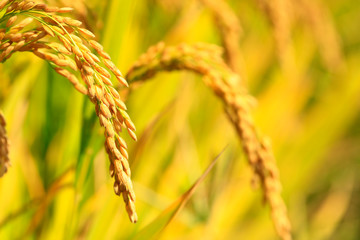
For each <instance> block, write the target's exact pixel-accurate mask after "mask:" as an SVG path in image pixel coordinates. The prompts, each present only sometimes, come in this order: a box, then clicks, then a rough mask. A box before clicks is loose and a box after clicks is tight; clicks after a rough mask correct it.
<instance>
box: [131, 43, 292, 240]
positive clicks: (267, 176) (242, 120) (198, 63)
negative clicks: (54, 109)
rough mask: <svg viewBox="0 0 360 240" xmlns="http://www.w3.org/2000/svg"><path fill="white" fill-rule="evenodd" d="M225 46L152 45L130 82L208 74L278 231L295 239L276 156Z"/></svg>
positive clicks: (283, 236) (207, 80)
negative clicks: (177, 74) (259, 128)
mask: <svg viewBox="0 0 360 240" xmlns="http://www.w3.org/2000/svg"><path fill="white" fill-rule="evenodd" d="M221 56H222V49H221V48H220V47H217V46H214V45H207V44H196V45H184V44H183V45H179V46H176V47H165V46H164V44H163V43H159V44H157V45H156V46H153V47H151V48H150V49H149V50H148V52H147V53H145V54H143V55H142V56H141V57H140V59H139V60H138V61H137V62H136V63H135V64H134V65H133V67H132V68H131V69H130V70H129V72H128V74H127V76H126V78H127V79H128V80H129V82H133V81H139V80H146V79H149V78H152V77H153V76H154V75H155V74H156V73H158V72H160V71H174V70H189V71H192V72H195V73H198V74H201V75H203V76H204V81H205V83H206V85H207V86H209V87H210V88H211V89H212V90H213V91H214V93H215V94H216V95H217V96H218V97H219V98H220V99H221V100H222V101H223V102H224V106H225V110H226V112H227V114H228V117H229V119H230V120H231V122H232V124H233V125H234V127H235V129H236V131H237V133H238V135H239V137H240V139H241V142H242V145H243V149H244V152H245V153H246V155H247V158H248V161H249V163H250V165H251V167H252V169H253V171H254V173H255V176H256V178H257V179H258V180H259V182H260V184H261V187H262V190H263V193H264V199H265V201H266V202H267V203H268V204H269V206H270V208H271V213H272V219H273V222H274V225H275V228H276V230H277V233H278V234H279V236H280V237H281V238H282V239H286V240H288V239H291V234H290V231H291V226H290V222H289V220H288V216H287V210H286V206H285V204H284V201H283V199H282V198H281V195H280V194H281V183H280V180H279V173H278V169H277V166H276V163H275V159H274V156H273V153H272V150H271V147H270V144H269V141H268V140H266V138H261V137H259V136H258V134H257V132H256V129H255V126H254V123H253V119H252V116H251V113H250V111H251V107H252V102H253V100H252V98H251V96H250V95H248V94H247V93H246V91H245V89H244V87H241V89H239V87H238V85H236V84H237V83H238V78H239V77H238V75H237V74H235V73H234V72H233V71H232V70H231V69H230V68H229V67H228V66H227V65H226V64H225V63H224V62H223V59H222V57H221Z"/></svg>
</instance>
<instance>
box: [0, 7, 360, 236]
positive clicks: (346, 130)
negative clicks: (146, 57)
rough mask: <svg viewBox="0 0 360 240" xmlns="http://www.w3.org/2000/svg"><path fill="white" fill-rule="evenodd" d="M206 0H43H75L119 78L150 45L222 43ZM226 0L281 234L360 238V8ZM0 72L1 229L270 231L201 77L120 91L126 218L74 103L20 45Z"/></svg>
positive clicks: (161, 77)
mask: <svg viewBox="0 0 360 240" xmlns="http://www.w3.org/2000/svg"><path fill="white" fill-rule="evenodd" d="M209 2H211V1H209V0H207V1H199V0H109V1H100V0H89V1H81V0H72V1H68V0H59V1H55V0H52V1H47V3H48V4H50V5H54V6H69V7H73V8H74V9H75V11H74V15H75V16H76V18H77V19H79V20H81V21H83V22H84V24H85V25H86V26H87V27H88V28H89V29H91V30H92V31H93V32H94V33H95V34H96V36H98V38H97V40H98V41H99V42H100V43H102V44H103V46H104V48H105V50H106V51H107V52H108V53H109V54H110V55H111V57H112V60H113V61H114V63H115V64H116V65H117V66H118V67H119V69H120V70H121V71H122V72H123V73H126V71H127V70H128V69H129V68H130V67H131V65H132V64H133V63H134V61H136V59H138V57H139V56H140V55H141V54H142V53H143V52H145V51H146V50H147V49H148V48H149V47H150V46H151V45H154V44H156V43H158V42H160V41H163V42H165V44H166V45H178V44H181V43H189V44H191V43H197V42H206V43H212V44H217V45H222V44H223V41H222V37H221V32H219V25H218V24H217V23H216V19H217V18H214V10H213V9H211V7H209V6H210V5H211V4H207V3H209ZM226 3H227V4H228V5H229V7H230V8H229V9H230V11H231V12H232V13H233V14H235V16H236V21H235V23H236V24H237V23H238V24H239V25H237V26H234V25H232V27H234V28H235V29H238V30H239V36H240V37H239V40H238V45H237V46H236V47H237V51H238V52H237V54H238V55H239V59H240V60H239V61H238V62H237V64H238V65H236V66H238V67H239V69H241V70H239V71H240V72H241V74H242V82H243V83H244V84H245V85H246V86H247V88H248V91H249V93H250V94H252V95H253V96H254V97H255V98H256V100H257V103H256V105H255V106H254V108H253V116H254V118H255V124H256V126H257V130H258V131H259V134H263V135H266V136H268V137H269V138H270V139H271V143H272V147H273V150H274V153H275V157H276V161H277V164H278V167H279V171H280V179H281V182H282V185H283V194H282V195H283V198H284V200H285V203H286V205H287V208H288V213H289V218H290V221H291V223H292V228H293V230H292V234H293V238H294V239H299V240H306V239H360V187H359V184H358V183H359V176H360V175H359V173H360V67H359V66H360V4H359V3H358V1H355V0H343V1H340V0H331V1H325V0H317V1H312V0H301V1H295V0H277V1H267V0H255V1H251V0H247V1H236V0H228V1H226ZM223 13H224V16H225V17H229V16H230V15H229V14H230V13H227V12H223ZM235 23H234V24H235ZM220 27H221V26H220ZM0 78H1V80H0V109H2V111H3V112H4V114H5V117H6V119H7V131H8V135H9V139H10V159H11V163H12V166H11V167H10V169H9V171H8V173H7V174H6V175H5V176H3V177H2V178H1V179H0V206H1V207H0V239H278V236H277V235H276V231H275V230H274V227H273V223H272V221H271V217H270V212H269V208H268V206H266V205H264V204H263V201H262V193H261V191H260V189H259V187H258V186H256V184H254V183H253V182H252V177H253V174H252V170H251V168H250V167H249V165H248V163H247V160H246V157H245V156H244V153H243V152H242V148H241V143H240V142H239V139H238V137H237V135H236V132H235V131H234V128H233V126H232V125H231V123H230V122H229V121H228V119H227V117H226V115H225V114H224V110H223V106H222V103H221V102H220V101H219V100H218V99H217V98H216V97H215V96H214V95H213V93H212V91H211V90H210V89H208V88H207V87H206V86H205V84H204V83H203V82H202V81H201V77H199V76H197V75H194V74H192V73H188V72H171V73H161V74H158V75H156V77H155V78H154V79H153V80H151V81H147V82H145V83H143V84H134V85H131V86H130V91H129V92H127V91H126V90H122V94H123V96H126V99H127V100H126V103H127V106H128V112H129V115H130V116H131V117H132V120H133V122H134V123H135V124H136V126H137V134H138V139H139V140H138V141H137V142H133V141H132V140H131V139H130V137H128V136H125V135H124V136H125V137H126V140H127V142H128V146H129V156H130V157H129V161H130V165H131V169H132V179H133V183H134V190H135V192H136V195H137V200H136V207H137V211H138V216H139V221H138V222H137V223H136V224H132V223H130V221H129V220H128V217H127V214H126V211H125V209H124V203H123V201H122V200H121V199H120V198H119V197H118V196H116V195H115V194H114V192H113V181H112V180H111V177H110V176H109V174H108V168H109V160H108V157H107V155H106V152H105V150H104V147H103V142H104V137H103V131H102V130H101V127H100V125H99V123H98V120H97V117H96V114H95V111H94V107H93V105H92V103H91V102H90V101H89V100H88V99H87V97H86V96H83V95H81V94H80V93H79V92H77V91H76V90H75V89H74V88H73V87H72V86H71V84H69V82H68V81H66V80H65V79H64V78H63V77H61V76H59V75H57V74H56V73H55V71H53V69H52V67H51V66H50V65H49V64H48V63H46V62H44V61H41V60H39V59H38V58H36V57H35V56H33V55H31V54H30V53H16V54H14V56H13V57H11V58H10V59H9V60H7V61H6V62H5V63H3V64H1V65H0ZM218 155H219V156H218ZM216 156H218V160H217V163H216V164H215V165H214V167H213V168H212V169H211V171H210V172H209V174H208V175H207V176H206V178H205V179H204V181H201V182H200V183H199V184H198V185H196V189H195V191H194V192H193V194H191V195H183V194H184V193H185V192H186V191H188V190H189V189H190V188H191V186H192V185H193V184H194V183H195V182H196V181H197V179H199V178H200V176H201V175H202V174H203V172H204V171H205V169H206V168H207V167H208V166H209V164H210V163H211V162H212V160H213V159H215V158H216ZM181 196H183V197H181ZM177 209H178V210H179V211H178V212H176V211H177ZM175 212H176V214H175V215H174V216H173V217H171V216H172V215H173V214H174V213H175ZM169 219H170V220H169Z"/></svg>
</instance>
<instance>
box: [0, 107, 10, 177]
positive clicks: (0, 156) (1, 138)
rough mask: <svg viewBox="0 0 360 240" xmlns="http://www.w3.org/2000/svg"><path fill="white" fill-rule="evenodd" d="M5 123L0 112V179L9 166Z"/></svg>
mask: <svg viewBox="0 0 360 240" xmlns="http://www.w3.org/2000/svg"><path fill="white" fill-rule="evenodd" d="M5 126H6V122H5V118H4V115H3V114H2V112H0V177H2V176H3V175H4V174H5V173H6V172H7V170H8V167H9V166H10V160H9V141H8V138H7V136H6V130H5Z"/></svg>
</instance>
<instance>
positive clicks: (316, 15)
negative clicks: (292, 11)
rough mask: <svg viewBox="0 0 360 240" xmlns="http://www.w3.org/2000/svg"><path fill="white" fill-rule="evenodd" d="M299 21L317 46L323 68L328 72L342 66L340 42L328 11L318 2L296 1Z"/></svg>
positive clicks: (342, 58)
mask: <svg viewBox="0 0 360 240" xmlns="http://www.w3.org/2000/svg"><path fill="white" fill-rule="evenodd" d="M293 4H297V5H298V6H299V7H298V8H296V9H297V10H298V15H299V17H300V19H301V20H302V21H303V22H304V23H305V24H306V25H307V26H308V27H309V28H310V29H311V31H312V32H313V34H314V36H315V39H316V42H317V44H318V46H319V50H320V54H321V56H322V58H323V61H324V63H325V66H326V67H327V68H328V70H330V71H334V69H335V70H338V69H340V68H341V67H343V66H344V56H343V52H342V49H341V41H340V37H339V34H338V32H337V30H336V28H335V25H334V23H333V21H332V19H331V16H330V13H329V10H328V9H326V7H325V6H324V5H323V4H321V2H319V1H316V2H314V1H308V0H300V1H296V3H293Z"/></svg>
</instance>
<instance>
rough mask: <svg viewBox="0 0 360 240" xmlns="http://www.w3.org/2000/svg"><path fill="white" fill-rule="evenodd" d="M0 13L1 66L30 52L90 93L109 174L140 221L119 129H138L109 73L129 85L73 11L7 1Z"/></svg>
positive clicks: (132, 215) (0, 5)
mask: <svg viewBox="0 0 360 240" xmlns="http://www.w3.org/2000/svg"><path fill="white" fill-rule="evenodd" d="M1 9H6V13H5V15H4V16H3V17H2V19H4V20H3V21H4V23H3V24H4V26H3V28H1V30H0V62H4V61H6V60H7V59H8V58H10V57H11V56H12V54H13V53H15V52H24V51H26V52H31V53H33V54H34V55H36V56H37V57H39V58H41V59H43V60H45V61H47V62H49V63H50V65H51V66H52V67H53V68H54V70H55V71H56V72H57V73H58V74H60V75H61V76H63V77H65V78H67V79H68V80H69V81H70V82H71V83H72V84H73V85H74V87H75V89H76V90H78V91H79V92H81V93H82V94H85V95H88V97H89V98H90V100H91V101H92V102H93V103H94V105H95V110H96V114H97V116H98V117H99V120H100V124H101V126H102V127H104V129H105V138H106V140H105V148H106V151H107V153H108V155H109V158H110V174H111V176H113V177H114V180H115V183H114V191H115V193H116V194H117V195H120V194H122V195H123V199H124V201H125V203H126V210H127V212H128V215H129V218H130V220H131V221H132V222H136V221H137V215H136V212H135V205H134V202H135V193H134V190H133V187H132V182H131V172H130V168H129V164H128V160H127V159H128V153H127V150H126V148H127V147H126V144H125V141H124V140H123V139H122V138H121V136H120V131H121V129H122V128H126V129H127V131H128V133H129V135H130V136H131V137H132V138H133V139H134V140H136V134H135V125H134V123H133V122H132V121H131V119H130V117H129V115H128V114H127V112H126V105H125V103H124V102H123V101H122V99H121V97H120V95H119V93H118V92H117V90H116V89H115V88H114V87H113V82H112V81H111V76H112V75H111V74H110V73H112V74H113V75H114V76H115V78H116V79H118V81H119V82H120V84H122V85H124V86H128V84H127V81H126V80H125V79H124V77H123V75H122V74H121V72H120V70H119V69H118V68H117V67H116V66H115V64H114V63H113V62H112V61H111V58H110V56H109V55H108V54H107V53H106V52H105V51H104V50H103V47H102V46H101V45H100V44H99V43H98V42H96V41H95V40H93V38H95V35H94V34H93V33H92V32H91V31H89V30H87V29H86V28H84V27H83V25H82V23H81V22H80V21H78V20H75V19H72V18H69V17H64V16H61V15H60V14H61V13H68V12H70V11H71V10H72V9H71V8H68V7H65V8H58V7H50V6H47V5H46V4H43V3H35V2H33V1H11V0H8V1H1V2H0V10H1ZM93 51H94V52H97V53H98V54H99V57H98V56H96V55H95V54H94V52H93ZM80 79H82V80H83V81H80ZM82 82H83V83H84V84H83V83H82ZM3 165H4V164H3ZM3 165H1V166H3ZM4 166H5V165H4ZM4 169H6V168H4Z"/></svg>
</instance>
